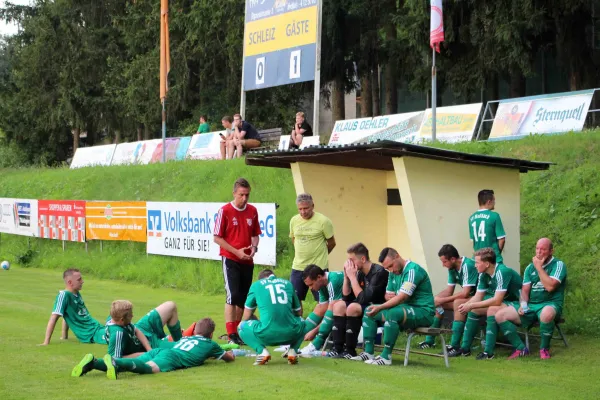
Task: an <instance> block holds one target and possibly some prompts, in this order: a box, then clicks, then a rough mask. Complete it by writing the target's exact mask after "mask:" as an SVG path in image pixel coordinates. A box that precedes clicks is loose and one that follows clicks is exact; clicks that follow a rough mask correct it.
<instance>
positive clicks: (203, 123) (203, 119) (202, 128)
mask: <svg viewBox="0 0 600 400" xmlns="http://www.w3.org/2000/svg"><path fill="white" fill-rule="evenodd" d="M208 132H210V125H208V117H207V116H206V115H201V116H200V125H199V126H198V133H208Z"/></svg>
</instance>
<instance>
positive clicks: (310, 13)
mask: <svg viewBox="0 0 600 400" xmlns="http://www.w3.org/2000/svg"><path fill="white" fill-rule="evenodd" d="M317 15H318V14H317V6H314V7H307V8H302V9H300V10H297V11H292V12H288V13H285V14H279V15H276V16H274V17H270V18H265V19H261V20H258V21H252V22H248V23H247V24H246V29H245V35H244V36H245V37H244V48H245V56H246V57H248V56H254V55H257V54H263V53H270V52H273V51H278V50H283V49H289V48H291V47H298V46H304V45H306V44H312V43H316V42H317Z"/></svg>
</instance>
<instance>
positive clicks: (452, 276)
mask: <svg viewBox="0 0 600 400" xmlns="http://www.w3.org/2000/svg"><path fill="white" fill-rule="evenodd" d="M478 278H479V273H478V272H477V268H475V261H473V260H472V259H471V258H468V257H463V258H462V262H461V264H460V269H458V270H456V269H449V270H448V285H449V286H456V285H460V286H462V287H463V288H465V287H468V286H471V287H472V290H471V295H473V294H475V290H476V288H477V279H478Z"/></svg>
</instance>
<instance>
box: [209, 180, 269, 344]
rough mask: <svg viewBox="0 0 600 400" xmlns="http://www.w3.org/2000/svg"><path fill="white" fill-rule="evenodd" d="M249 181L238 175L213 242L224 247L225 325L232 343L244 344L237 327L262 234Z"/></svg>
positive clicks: (219, 220)
mask: <svg viewBox="0 0 600 400" xmlns="http://www.w3.org/2000/svg"><path fill="white" fill-rule="evenodd" d="M249 197H250V184H249V183H248V181H247V180H246V179H244V178H239V179H238V180H237V181H235V184H234V185H233V201H232V202H231V203H227V204H225V205H224V206H223V207H221V208H220V209H219V214H218V216H217V219H216V220H215V229H214V241H215V243H216V244H218V245H219V247H220V248H221V250H220V252H219V254H220V255H221V257H222V261H223V276H224V278H225V292H226V295H227V297H226V301H225V327H226V329H227V336H228V337H229V340H230V342H233V343H235V344H242V340H241V339H240V337H239V335H238V333H237V327H238V325H239V324H240V321H241V320H242V314H243V312H244V303H245V302H246V297H247V296H248V291H249V290H250V285H252V274H253V272H254V260H253V257H254V254H256V252H257V251H258V241H259V235H260V234H261V230H260V226H259V222H258V211H257V210H256V208H255V207H254V206H252V205H250V204H248V198H249Z"/></svg>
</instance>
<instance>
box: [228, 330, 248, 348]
mask: <svg viewBox="0 0 600 400" xmlns="http://www.w3.org/2000/svg"><path fill="white" fill-rule="evenodd" d="M229 343H231V344H237V345H238V346H245V345H246V343H244V341H243V340H242V338H241V337H240V335H238V334H237V333H232V334H231V335H229Z"/></svg>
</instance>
